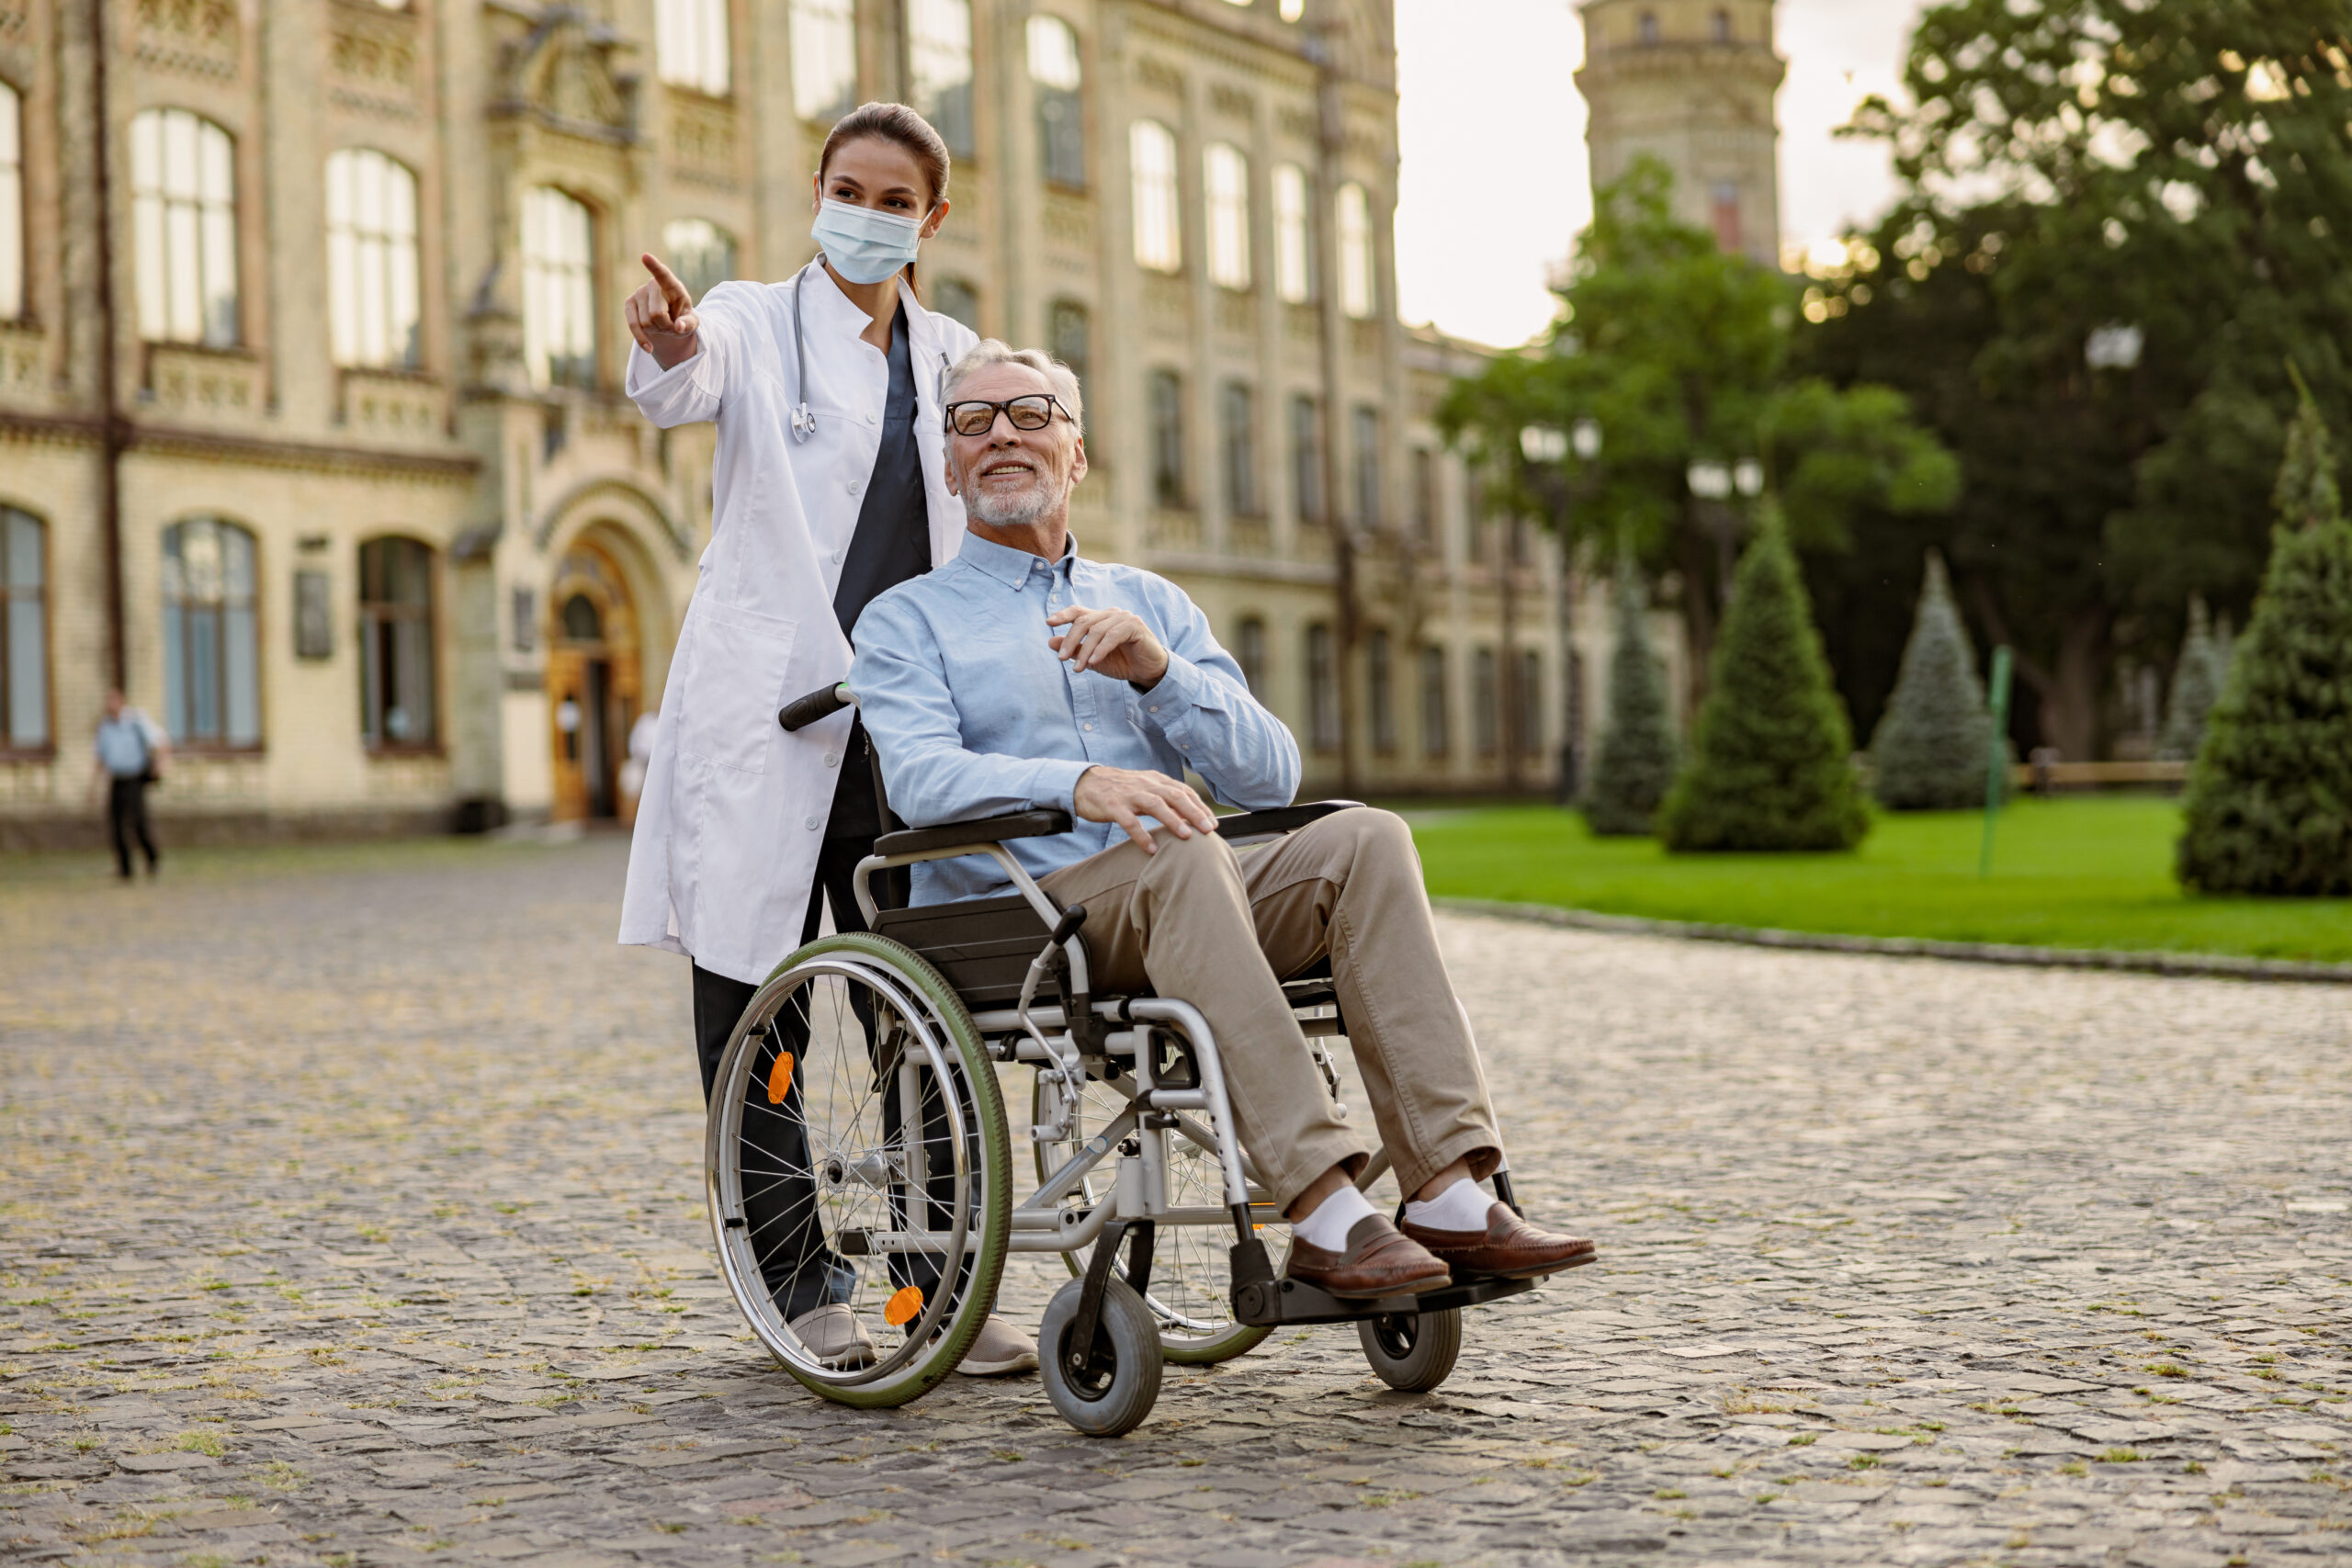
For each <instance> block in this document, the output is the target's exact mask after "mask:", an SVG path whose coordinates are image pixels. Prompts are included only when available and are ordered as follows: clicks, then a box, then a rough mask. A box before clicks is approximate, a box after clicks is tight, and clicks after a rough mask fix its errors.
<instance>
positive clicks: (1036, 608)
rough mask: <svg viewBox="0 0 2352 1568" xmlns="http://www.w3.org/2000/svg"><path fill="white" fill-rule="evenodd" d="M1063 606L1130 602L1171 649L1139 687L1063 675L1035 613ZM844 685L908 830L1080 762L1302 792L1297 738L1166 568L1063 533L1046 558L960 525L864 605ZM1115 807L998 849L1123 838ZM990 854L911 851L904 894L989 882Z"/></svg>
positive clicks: (1233, 790)
mask: <svg viewBox="0 0 2352 1568" xmlns="http://www.w3.org/2000/svg"><path fill="white" fill-rule="evenodd" d="M1071 604H1081V605H1084V606H1085V607H1086V608H1088V609H1091V610H1102V609H1112V608H1117V609H1125V610H1132V611H1134V612H1135V614H1136V615H1139V616H1141V617H1142V619H1143V622H1144V624H1145V625H1146V626H1149V627H1150V628H1151V630H1152V634H1153V635H1154V636H1155V637H1159V641H1160V644H1161V646H1162V647H1164V648H1166V649H1168V673H1167V674H1165V675H1163V676H1161V677H1160V679H1159V683H1158V684H1157V685H1155V686H1153V687H1152V689H1151V690H1150V691H1148V692H1139V691H1137V690H1136V688H1135V687H1134V686H1132V685H1130V684H1129V683H1128V682H1125V681H1121V680H1117V679H1114V677H1112V676H1108V675H1104V674H1103V673H1101V672H1100V671H1091V670H1090V671H1086V672H1085V673H1083V674H1080V673H1076V672H1074V671H1072V668H1071V666H1070V665H1069V663H1068V662H1067V661H1065V660H1063V659H1061V657H1060V656H1059V655H1057V654H1056V653H1055V652H1054V650H1053V649H1052V648H1051V647H1050V646H1049V645H1048V641H1047V639H1048V638H1050V637H1053V636H1054V635H1055V634H1056V633H1057V630H1058V629H1059V628H1057V627H1053V626H1047V625H1046V616H1047V615H1052V614H1053V613H1054V612H1055V611H1057V610H1061V609H1067V608H1068V607H1069V606H1070V605H1071ZM854 640H855V642H856V644H857V658H856V660H855V661H854V663H853V664H852V665H851V667H850V674H849V687H850V690H852V691H854V692H855V693H856V694H857V699H858V705H859V708H860V710H861V711H862V712H863V713H864V715H865V728H866V732H867V733H868V734H869V735H871V736H872V737H873V739H874V746H875V750H877V751H878V752H880V753H881V757H882V773H883V777H884V779H885V780H886V781H887V782H888V787H889V794H890V807H891V809H893V810H894V811H896V812H897V813H898V814H899V816H900V817H902V818H905V819H906V820H907V821H908V822H909V823H910V824H911V825H913V826H915V827H918V828H927V827H933V826H935V825H937V824H939V823H942V822H960V821H966V820H968V819H970V818H979V817H997V816H1001V815H1003V814H1004V813H1006V812H1010V811H1030V810H1035V809H1037V808H1039V807H1060V808H1061V809H1062V810H1064V811H1069V812H1070V814H1071V816H1072V817H1073V818H1075V817H1076V816H1077V812H1076V811H1075V809H1074V808H1073V807H1072V805H1071V802H1070V794H1071V792H1072V791H1073V790H1075V789H1076V788H1077V787H1078V778H1079V775H1080V773H1084V772H1086V770H1087V769H1088V768H1091V767H1094V766H1097V765H1098V764H1099V765H1101V766H1104V767H1113V768H1149V769H1154V770H1157V771H1158V772H1159V773H1166V774H1168V775H1169V776H1170V777H1171V778H1182V777H1183V776H1184V773H1185V771H1186V770H1187V769H1190V770H1191V771H1192V772H1193V773H1198V774H1199V775H1200V776H1201V777H1202V778H1203V779H1204V780H1205V781H1207V784H1208V786H1209V789H1210V792H1211V793H1212V794H1213V795H1215V797H1216V799H1217V800H1218V801H1220V802H1222V803H1223V804H1226V805H1228V806H1239V807H1248V808H1250V809H1253V810H1263V809H1265V808H1267V807H1276V806H1288V805H1289V804H1290V802H1291V797H1292V796H1293V795H1295V794H1296V793H1297V791H1298V776H1299V763H1298V742H1297V741H1296V740H1295V739H1292V738H1291V733H1290V731H1289V730H1288V729H1287V728H1284V727H1283V722H1282V720H1280V719H1278V718H1276V717H1275V716H1273V715H1272V714H1271V713H1268V712H1267V711H1266V710H1265V709H1264V708H1263V707H1262V706H1261V705H1259V703H1258V700H1257V699H1256V698H1255V697H1253V696H1251V695H1250V685H1249V682H1247V681H1245V680H1244V679H1243V678H1242V675H1241V667H1240V666H1239V665H1238V664H1236V663H1235V662H1234V661H1233V658H1232V656H1231V655H1230V654H1228V653H1227V652H1226V651H1225V649H1222V648H1220V647H1219V646H1217V640H1216V637H1213V636H1211V635H1210V633H1209V623H1208V617H1207V616H1206V615H1202V614H1201V611H1200V607H1199V606H1198V605H1196V604H1193V602H1192V600H1191V599H1189V598H1187V597H1185V594H1184V592H1183V590H1182V589H1181V588H1178V587H1177V586H1176V585H1175V584H1174V583H1172V582H1170V581H1168V580H1167V579H1166V578H1164V577H1157V576H1154V575H1153V574H1152V573H1150V572H1148V571H1142V570H1137V569H1136V568H1134V567H1129V566H1105V565H1103V564H1102V563H1100V562H1097V561H1091V560H1082V559H1080V558H1079V555H1078V544H1077V541H1076V540H1074V539H1073V540H1072V541H1071V542H1070V544H1069V548H1068V549H1066V550H1065V551H1064V552H1063V554H1062V558H1061V559H1060V560H1058V561H1056V562H1053V563H1051V564H1050V565H1049V564H1048V563H1047V562H1046V561H1045V560H1044V559H1043V558H1040V557H1037V556H1033V555H1031V554H1029V553H1028V552H1027V551H1026V550H1016V549H1013V548H1012V547H1009V546H1005V545H999V544H995V543H992V542H990V541H989V540H987V539H983V538H981V537H980V536H978V535H977V534H969V533H967V534H966V535H965V536H964V545H963V550H962V553H961V554H959V555H958V556H957V557H956V558H955V559H954V560H952V561H949V562H948V563H947V564H946V565H944V566H942V567H940V568H939V569H937V570H934V571H932V572H929V573H927V574H926V575H924V576H922V577H918V578H915V579H913V580H912V581H908V582H902V583H900V584H899V586H898V587H896V588H893V589H891V590H890V591H889V592H888V593H885V594H883V595H882V596H881V597H879V598H877V599H876V600H875V601H874V603H873V604H869V605H867V606H866V610H865V615H863V616H861V617H860V618H859V620H858V623H857V632H856V636H855V639H854ZM1123 840H1125V831H1124V829H1121V828H1120V827H1119V826H1118V824H1116V823H1114V822H1079V823H1077V825H1076V826H1075V827H1074V828H1073V829H1071V830H1070V831H1069V832H1067V833H1062V834H1058V835H1056V836H1054V837H1051V838H1043V839H1014V840H1011V841H1009V842H1008V843H1007V844H1006V845H1005V847H1006V848H1007V849H1008V850H1010V851H1012V853H1013V854H1014V855H1015V856H1016V857H1017V858H1018V859H1019V860H1020V862H1021V863H1022V865H1023V867H1025V868H1026V869H1027V870H1028V871H1029V872H1030V874H1033V875H1036V876H1043V875H1045V874H1046V873H1048V872H1051V871H1056V870H1058V869H1060V868H1061V867H1063V866H1066V865H1069V864H1070V863H1073V862H1075V861H1080V860H1083V859H1085V858H1086V857H1087V856H1088V855H1091V854H1094V853H1097V852H1100V851H1103V850H1105V849H1108V848H1109V847H1110V846H1111V845H1113V844H1114V843H1118V842H1121V841H1123ZM1009 886H1010V885H1009V884H1008V883H1007V881H1006V879H1005V876H1004V874H1003V872H1002V871H1001V870H1000V869H999V868H998V866H997V865H996V863H994V862H993V861H989V860H987V859H984V858H971V857H967V858H966V859H963V860H956V861H934V862H931V863H926V864H923V865H918V866H917V867H915V876H914V901H915V902H916V903H917V904H938V903H944V902H946V901H948V900H950V899H956V898H976V897H983V896H985V895H988V894H992V893H1002V892H1004V891H1006V890H1007V888H1008V887H1009Z"/></svg>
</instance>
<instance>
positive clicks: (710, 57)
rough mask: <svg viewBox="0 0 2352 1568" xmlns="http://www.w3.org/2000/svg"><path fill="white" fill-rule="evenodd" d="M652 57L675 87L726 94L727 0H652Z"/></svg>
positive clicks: (657, 68)
mask: <svg viewBox="0 0 2352 1568" xmlns="http://www.w3.org/2000/svg"><path fill="white" fill-rule="evenodd" d="M653 58H654V65H655V69H656V70H657V71H658V72H659V73H661V76H662V80H663V81H664V82H667V83H669V84H670V85H672V86H673V87H692V88H693V89H694V90H695V92H697V93H708V94H709V95H710V96H713V97H715V98H723V97H725V96H727V93H728V89H729V87H730V86H731V85H732V83H731V82H730V81H729V76H728V65H727V0H653Z"/></svg>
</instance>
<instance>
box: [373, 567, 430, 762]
mask: <svg viewBox="0 0 2352 1568" xmlns="http://www.w3.org/2000/svg"><path fill="white" fill-rule="evenodd" d="M359 647H360V652H359V675H360V703H361V721H362V724H363V725H364V727H365V729H366V733H367V736H368V745H370V746H376V747H400V746H429V745H431V744H432V743H433V739H434V737H435V733H436V731H435V718H436V715H435V702H434V682H433V552H432V551H431V550H430V549H428V548H426V547H424V546H423V545H420V544H418V543H417V542H416V541H415V540H414V539H370V540H368V542H367V543H366V544H364V545H362V546H360V547H359Z"/></svg>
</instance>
